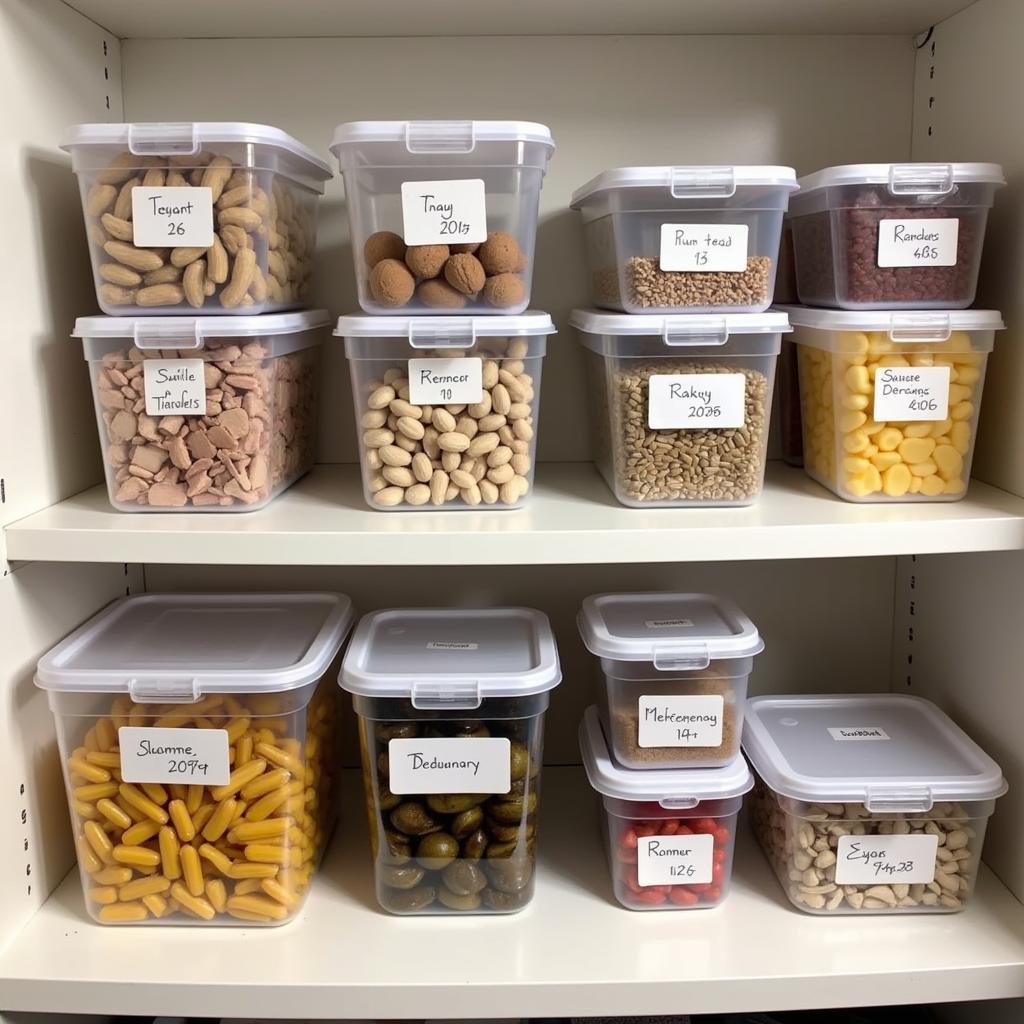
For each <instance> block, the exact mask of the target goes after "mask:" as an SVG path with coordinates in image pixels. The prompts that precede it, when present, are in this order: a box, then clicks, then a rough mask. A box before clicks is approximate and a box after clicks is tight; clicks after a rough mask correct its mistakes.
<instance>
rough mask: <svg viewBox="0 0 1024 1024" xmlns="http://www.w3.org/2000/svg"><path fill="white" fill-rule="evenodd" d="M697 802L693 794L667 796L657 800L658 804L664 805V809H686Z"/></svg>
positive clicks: (694, 805)
mask: <svg viewBox="0 0 1024 1024" xmlns="http://www.w3.org/2000/svg"><path fill="white" fill-rule="evenodd" d="M699 803H700V801H699V800H698V799H697V798H696V797H695V796H667V797H665V799H664V800H659V801H658V806H659V807H664V808H665V810H666V811H687V810H690V808H692V807H696V806H697V804H699Z"/></svg>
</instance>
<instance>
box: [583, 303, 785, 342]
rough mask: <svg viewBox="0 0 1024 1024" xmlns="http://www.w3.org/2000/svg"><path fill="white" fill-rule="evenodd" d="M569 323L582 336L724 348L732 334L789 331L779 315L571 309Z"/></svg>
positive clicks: (781, 332)
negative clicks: (651, 339) (655, 339)
mask: <svg viewBox="0 0 1024 1024" xmlns="http://www.w3.org/2000/svg"><path fill="white" fill-rule="evenodd" d="M569 323H570V324H571V325H572V326H573V327H575V328H576V329H577V330H579V331H582V332H583V333H584V334H596V335H622V336H632V335H647V336H653V337H659V338H662V339H663V340H664V341H665V343H666V344H668V345H724V344H725V343H726V342H727V341H728V340H729V338H730V336H731V335H734V334H783V333H786V332H788V331H791V330H792V328H791V327H790V325H789V317H788V316H786V314H785V313H779V312H771V313H721V314H709V315H703V314H702V315H686V314H680V315H670V316H659V315H653V314H647V313H635V314H634V313H604V312H602V311H601V310H597V309H574V310H573V311H572V312H571V313H570V314H569ZM584 343H586V342H585V339H584Z"/></svg>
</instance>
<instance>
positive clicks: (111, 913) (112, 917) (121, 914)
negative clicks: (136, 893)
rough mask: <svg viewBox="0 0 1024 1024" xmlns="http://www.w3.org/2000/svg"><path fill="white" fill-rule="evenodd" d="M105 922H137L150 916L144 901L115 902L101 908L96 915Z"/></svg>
mask: <svg viewBox="0 0 1024 1024" xmlns="http://www.w3.org/2000/svg"><path fill="white" fill-rule="evenodd" d="M96 916H97V918H99V920H101V921H102V922H103V923H104V924H136V923H138V922H139V921H145V920H146V918H147V917H149V911H148V910H147V909H146V907H145V905H144V904H142V903H115V904H114V905H113V906H110V907H103V908H101V910H100V912H99V913H98V914H97V915H96Z"/></svg>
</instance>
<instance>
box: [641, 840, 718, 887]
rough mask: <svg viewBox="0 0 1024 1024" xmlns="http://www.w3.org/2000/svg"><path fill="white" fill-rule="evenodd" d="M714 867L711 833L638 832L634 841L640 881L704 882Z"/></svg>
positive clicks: (713, 848)
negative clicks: (660, 834) (651, 834)
mask: <svg viewBox="0 0 1024 1024" xmlns="http://www.w3.org/2000/svg"><path fill="white" fill-rule="evenodd" d="M714 870H715V837H714V836H710V835H694V836H641V838H640V839H639V840H638V841H637V847H636V879H637V882H638V883H639V884H640V885H707V884H708V883H709V882H710V881H711V880H712V878H713V877H714Z"/></svg>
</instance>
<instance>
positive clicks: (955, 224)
mask: <svg viewBox="0 0 1024 1024" xmlns="http://www.w3.org/2000/svg"><path fill="white" fill-rule="evenodd" d="M959 236H960V221H959V220H957V219H956V217H924V218H919V219H916V220H880V221H879V222H878V265H879V266H880V267H955V266H956V243H957V239H958V238H959Z"/></svg>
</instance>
